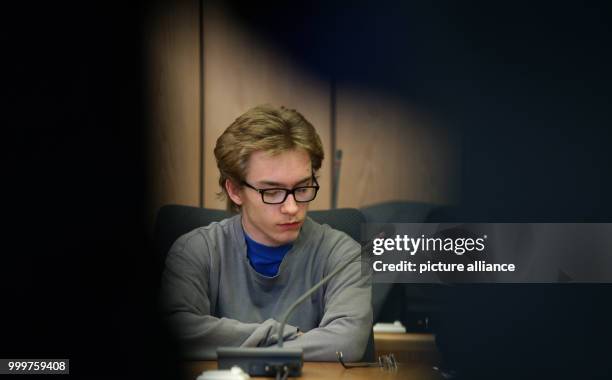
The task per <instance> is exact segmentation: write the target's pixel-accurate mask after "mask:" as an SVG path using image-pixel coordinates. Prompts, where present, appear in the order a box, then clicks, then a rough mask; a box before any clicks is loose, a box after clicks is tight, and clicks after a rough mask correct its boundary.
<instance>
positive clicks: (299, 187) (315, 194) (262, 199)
mask: <svg viewBox="0 0 612 380" xmlns="http://www.w3.org/2000/svg"><path fill="white" fill-rule="evenodd" d="M312 180H313V181H314V183H315V185H314V186H298V187H294V188H293V189H284V188H282V187H270V188H266V189H258V188H256V187H255V186H253V185H250V184H249V183H247V182H246V181H241V182H242V184H243V185H244V186H246V187H249V188H251V189H253V190H255V191H257V192H258V193H259V194H261V201H262V202H263V203H265V204H267V205H280V204H283V203H285V201H286V200H287V197H288V196H289V194H291V195H293V199H294V200H295V202H296V203H309V202H312V201H314V199H315V198H316V197H317V193H318V192H319V188H320V186H319V182H317V177H315V176H314V174H313V176H312ZM300 189H314V191H315V193H314V195H313V196H312V199H311V200H309V201H298V200H297V199H296V198H295V192H296V191H298V190H300ZM270 190H273V191H278V190H282V191H284V192H285V196H284V197H283V200H282V201H280V202H274V203H270V202H266V201H265V200H264V193H265V192H266V191H270Z"/></svg>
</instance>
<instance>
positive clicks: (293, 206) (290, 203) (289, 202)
mask: <svg viewBox="0 0 612 380" xmlns="http://www.w3.org/2000/svg"><path fill="white" fill-rule="evenodd" d="M298 210H299V206H298V204H297V202H296V201H295V198H294V195H293V194H289V195H288V196H287V199H285V202H283V204H282V206H281V211H282V212H283V213H285V214H295V213H297V212H298Z"/></svg>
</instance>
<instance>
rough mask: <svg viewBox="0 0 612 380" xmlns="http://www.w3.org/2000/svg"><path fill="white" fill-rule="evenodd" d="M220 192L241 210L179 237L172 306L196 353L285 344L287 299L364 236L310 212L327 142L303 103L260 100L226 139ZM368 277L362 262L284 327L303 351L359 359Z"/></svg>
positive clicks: (368, 315)
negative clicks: (292, 106)
mask: <svg viewBox="0 0 612 380" xmlns="http://www.w3.org/2000/svg"><path fill="white" fill-rule="evenodd" d="M215 157H216V159H217V166H218V168H219V171H220V179H219V184H220V185H221V188H222V189H223V192H222V194H221V195H224V196H226V197H227V202H228V208H229V209H231V210H233V211H236V212H238V214H237V215H235V216H233V217H231V218H228V219H225V220H223V221H221V222H220V223H212V224H211V225H209V226H206V227H201V228H198V229H196V230H194V231H192V232H190V233H188V234H186V235H183V236H182V237H180V238H179V239H178V240H177V241H176V242H175V243H174V245H173V246H172V248H171V249H170V252H169V254H168V258H167V260H166V269H165V271H164V275H163V299H164V309H165V312H166V313H167V315H168V317H169V319H170V323H171V326H172V327H173V329H174V330H175V332H176V333H177V335H178V337H179V339H180V341H181V344H182V345H183V348H184V349H185V351H186V354H187V355H188V356H189V357H191V358H194V359H214V358H215V356H216V348H217V347H219V346H242V347H256V346H260V347H266V346H271V345H274V344H276V343H277V341H278V330H279V321H278V318H281V316H282V314H283V313H284V312H285V311H286V310H287V308H288V307H289V306H290V305H291V304H292V303H293V302H294V301H295V300H297V299H298V298H299V297H300V296H301V295H302V294H303V293H305V292H306V291H307V290H308V289H310V288H311V287H312V286H313V285H314V284H316V283H317V282H319V281H320V280H321V279H322V278H323V277H325V276H326V275H327V274H329V273H331V272H332V271H333V270H334V268H336V267H338V266H339V265H341V264H342V263H344V262H346V260H348V259H350V258H351V257H353V256H355V255H356V254H358V253H359V251H360V246H359V244H358V243H357V242H355V241H354V240H352V239H351V238H350V237H349V236H348V235H346V234H344V233H342V232H340V231H336V230H333V229H331V228H330V227H329V226H327V225H320V224H318V223H316V222H314V221H313V220H312V219H310V218H308V217H307V216H306V211H307V210H308V203H309V202H310V201H312V200H313V199H314V198H315V197H316V195H317V191H318V189H319V185H318V183H317V180H316V172H317V170H318V169H320V168H321V162H322V160H323V148H322V145H321V140H320V138H319V136H318V135H317V133H316V131H315V129H314V128H313V126H312V125H311V124H310V123H309V122H308V121H307V120H306V119H305V118H304V117H303V116H302V115H301V114H299V113H298V112H296V111H295V110H289V109H286V108H280V109H278V108H274V107H271V106H259V107H255V108H253V109H251V110H249V111H247V112H246V113H245V114H243V115H242V116H240V117H239V118H238V119H236V121H234V122H233V123H232V124H231V125H230V126H229V127H228V128H227V129H226V130H225V132H224V133H223V134H222V135H221V137H219V139H218V140H217V145H216V147H215ZM370 297H371V295H370V285H369V278H367V276H362V275H361V267H360V263H359V261H358V260H357V261H355V262H354V263H353V264H350V265H349V266H348V267H347V268H345V269H344V270H343V271H341V272H340V273H339V274H338V275H337V276H336V277H334V278H332V279H331V281H329V282H328V283H327V284H326V285H325V286H323V287H322V288H320V289H319V290H318V291H317V292H316V293H315V294H313V295H312V296H311V298H310V299H309V300H307V301H305V302H304V303H303V304H301V305H300V306H299V307H298V308H297V309H296V310H295V312H294V313H293V315H292V316H291V318H290V319H289V322H288V325H287V326H286V327H285V330H284V334H283V335H284V339H285V340H286V343H285V344H284V346H285V347H302V348H303V350H304V358H305V359H306V360H315V361H335V360H336V351H342V352H343V354H344V358H345V359H346V360H349V361H356V360H359V359H360V358H361V356H362V355H363V353H364V351H365V348H366V344H367V340H368V337H369V335H370V331H371V325H372V309H371V301H370Z"/></svg>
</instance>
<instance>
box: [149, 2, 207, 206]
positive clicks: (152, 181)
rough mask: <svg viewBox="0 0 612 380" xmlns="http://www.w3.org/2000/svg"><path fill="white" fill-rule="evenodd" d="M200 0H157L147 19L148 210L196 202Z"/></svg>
mask: <svg viewBox="0 0 612 380" xmlns="http://www.w3.org/2000/svg"><path fill="white" fill-rule="evenodd" d="M199 11H200V9H199V2H198V1H197V0H182V1H179V2H173V3H171V4H157V8H155V9H152V10H151V11H150V12H149V13H148V16H147V19H146V27H145V30H146V39H145V41H146V45H145V52H146V54H147V55H146V57H147V62H148V72H147V85H148V88H147V94H148V95H147V96H148V104H147V110H148V112H149V115H148V117H149V120H150V122H149V126H150V128H149V135H148V142H147V144H148V163H149V186H148V187H149V189H150V190H151V195H150V200H149V204H150V206H149V208H150V212H151V213H155V212H156V210H157V209H158V208H159V207H160V206H162V205H165V204H169V203H178V204H183V205H194V206H198V205H199V203H200V167H201V164H200V149H201V142H200V140H201V137H200V136H201V133H200V55H199V51H200V27H199Z"/></svg>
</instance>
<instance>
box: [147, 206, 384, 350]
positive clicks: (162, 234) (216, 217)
mask: <svg viewBox="0 0 612 380" xmlns="http://www.w3.org/2000/svg"><path fill="white" fill-rule="evenodd" d="M231 215H232V214H231V213H229V212H228V211H224V210H213V209H206V208H200V207H193V206H181V205H167V206H163V207H162V208H160V209H159V212H158V213H157V220H156V221H155V235H154V242H155V249H156V250H157V252H156V253H157V258H158V264H159V267H160V270H162V269H163V266H164V262H165V259H166V254H167V253H168V251H169V250H170V247H171V246H172V244H173V243H174V241H175V240H176V239H178V238H179V237H180V236H181V235H183V234H186V233H187V232H189V231H191V230H194V229H196V228H198V227H202V226H206V225H208V224H210V223H212V222H218V221H221V220H223V219H225V218H228V217H230V216H231ZM308 216H310V217H311V218H312V219H314V220H315V221H316V222H318V223H321V224H327V225H329V226H330V227H331V228H333V229H336V230H339V231H342V232H345V233H346V234H347V235H349V236H350V237H352V238H353V239H355V240H356V241H360V239H361V236H360V235H361V224H362V223H365V222H366V220H365V217H364V216H363V214H362V213H361V212H360V211H359V210H356V209H350V208H344V209H334V210H318V211H309V212H308ZM374 356H375V353H374V336H373V334H370V339H369V341H368V346H367V348H366V352H365V354H364V357H363V360H367V361H373V360H374Z"/></svg>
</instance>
